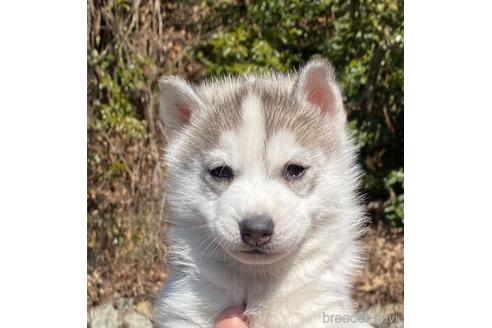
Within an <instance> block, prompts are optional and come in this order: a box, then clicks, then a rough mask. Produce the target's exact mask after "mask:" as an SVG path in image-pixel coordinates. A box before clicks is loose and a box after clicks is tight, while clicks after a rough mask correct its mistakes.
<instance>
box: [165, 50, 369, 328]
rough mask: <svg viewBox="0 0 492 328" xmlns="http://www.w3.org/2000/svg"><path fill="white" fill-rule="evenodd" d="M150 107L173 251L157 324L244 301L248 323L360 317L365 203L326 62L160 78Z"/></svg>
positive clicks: (261, 326)
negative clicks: (162, 129)
mask: <svg viewBox="0 0 492 328" xmlns="http://www.w3.org/2000/svg"><path fill="white" fill-rule="evenodd" d="M160 114H161V118H162V120H163V122H164V123H165V126H166V129H167V131H168V134H169V137H170V142H169V144H168V145H167V149H166V154H165V163H166V165H167V168H168V176H169V179H168V185H167V200H168V202H169V204H170V208H171V227H170V232H169V234H170V241H171V251H170V252H171V253H170V259H169V264H170V273H169V274H170V276H169V279H168V281H167V283H166V285H165V287H164V289H163V291H162V292H161V295H160V297H159V299H158V301H157V306H156V317H157V322H158V326H159V327H170V328H180V327H183V328H191V327H206V328H211V327H213V323H214V319H215V318H216V317H217V316H218V315H219V314H220V313H221V312H222V311H223V310H225V309H226V308H229V307H231V306H245V307H246V310H245V315H246V317H247V322H248V327H251V328H286V327H309V328H315V327H333V326H341V327H368V325H367V324H365V323H362V322H359V321H358V320H354V317H353V316H352V315H353V314H354V312H353V306H352V301H351V298H350V292H351V278H352V276H353V274H354V273H355V272H356V269H357V267H358V266H359V265H360V262H361V261H360V257H359V250H358V247H357V244H356V239H357V238H358V237H359V236H360V234H361V230H362V229H361V225H362V222H363V221H364V211H363V207H362V206H361V204H360V201H359V196H358V194H357V189H358V187H359V180H360V179H359V178H360V171H359V168H358V167H357V165H356V147H355V145H354V142H353V140H352V139H351V137H350V132H349V131H348V130H347V127H346V114H345V110H344V106H343V102H342V94H341V91H340V88H339V86H338V84H337V82H336V79H335V74H334V70H333V68H332V66H331V65H330V64H329V63H328V62H327V61H324V60H319V59H318V60H312V61H310V62H309V63H308V64H307V65H305V66H304V67H303V68H302V69H301V70H300V71H299V72H297V73H291V74H286V75H283V74H268V75H262V76H240V77H225V78H221V79H217V80H212V81H207V82H204V83H202V84H201V85H199V86H192V85H190V84H189V83H187V82H186V81H184V80H183V79H181V78H178V77H163V78H162V79H161V80H160ZM336 315H339V316H344V315H345V316H346V317H345V318H349V319H348V322H346V321H347V320H343V321H345V322H342V320H335V317H334V316H336ZM350 316H352V317H350ZM338 318H340V317H338Z"/></svg>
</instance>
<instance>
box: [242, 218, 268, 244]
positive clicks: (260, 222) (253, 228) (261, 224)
mask: <svg viewBox="0 0 492 328" xmlns="http://www.w3.org/2000/svg"><path fill="white" fill-rule="evenodd" d="M239 232H240V233H241V239H242V241H243V242H244V243H246V244H248V245H251V246H254V247H259V246H263V245H266V244H268V243H269V242H270V240H271V239H272V235H273V220H272V218H271V217H270V216H268V215H256V216H252V217H249V218H246V219H243V220H242V221H241V222H240V223H239Z"/></svg>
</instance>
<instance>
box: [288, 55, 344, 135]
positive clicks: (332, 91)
mask: <svg viewBox="0 0 492 328" xmlns="http://www.w3.org/2000/svg"><path fill="white" fill-rule="evenodd" d="M293 92H294V96H295V97H297V99H298V100H299V101H301V102H304V103H307V104H309V105H311V106H313V107H314V108H316V109H317V110H319V111H320V113H321V114H322V115H323V116H325V117H326V118H327V119H328V120H329V121H332V122H334V123H336V124H340V125H343V124H345V121H346V114H345V110H344V108H343V99H342V93H341V91H340V87H339V86H338V83H337V82H336V79H335V70H334V69H333V66H332V65H331V64H330V63H329V62H328V61H325V60H321V59H315V60H311V61H310V62H308V63H307V65H306V66H304V68H303V69H302V70H301V71H300V74H299V78H298V80H297V82H296V85H295V87H294V91H293Z"/></svg>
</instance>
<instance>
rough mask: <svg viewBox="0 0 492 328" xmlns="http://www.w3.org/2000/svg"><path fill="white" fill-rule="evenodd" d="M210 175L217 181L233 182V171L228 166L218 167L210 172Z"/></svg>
mask: <svg viewBox="0 0 492 328" xmlns="http://www.w3.org/2000/svg"><path fill="white" fill-rule="evenodd" d="M209 173H210V175H211V176H212V177H213V178H214V179H217V180H231V179H232V177H233V174H232V169H231V168H230V167H229V166H227V165H223V166H217V167H216V168H213V169H211V170H210V171H209Z"/></svg>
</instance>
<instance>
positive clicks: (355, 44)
mask: <svg viewBox="0 0 492 328" xmlns="http://www.w3.org/2000/svg"><path fill="white" fill-rule="evenodd" d="M208 6H209V7H210V13H209V15H208V20H209V25H211V26H215V28H214V29H212V30H211V31H210V32H212V33H211V34H210V37H209V38H208V39H206V40H204V41H203V43H202V44H201V46H200V47H199V49H198V51H197V58H198V59H199V60H200V61H201V62H202V63H203V64H204V65H205V66H206V67H207V69H208V71H209V74H211V75H216V74H222V73H244V72H256V71H266V70H270V69H275V70H280V71H286V70H288V69H290V68H296V67H299V65H301V64H302V63H304V62H306V61H307V60H308V59H309V58H311V57H315V56H322V57H326V58H329V59H330V61H331V62H332V63H333V64H334V66H335V67H336V69H337V72H338V74H339V80H340V83H341V86H342V89H343V91H344V98H345V99H344V100H345V103H346V105H347V110H348V112H349V120H350V123H349V126H350V127H351V128H352V129H353V131H354V136H355V137H356V138H357V139H358V141H359V145H360V153H361V159H362V165H363V166H364V168H365V171H366V178H365V189H366V192H367V193H368V195H369V201H372V200H381V199H383V200H384V204H385V209H384V218H385V219H386V220H388V221H389V222H391V223H392V224H395V225H401V224H403V1H400V0H380V1H374V0H353V1H336V0H325V1H301V0H293V1H286V0H280V1H274V0H267V1H230V0H229V1H208Z"/></svg>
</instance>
